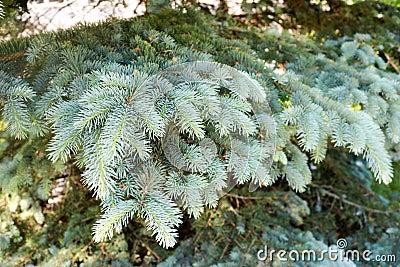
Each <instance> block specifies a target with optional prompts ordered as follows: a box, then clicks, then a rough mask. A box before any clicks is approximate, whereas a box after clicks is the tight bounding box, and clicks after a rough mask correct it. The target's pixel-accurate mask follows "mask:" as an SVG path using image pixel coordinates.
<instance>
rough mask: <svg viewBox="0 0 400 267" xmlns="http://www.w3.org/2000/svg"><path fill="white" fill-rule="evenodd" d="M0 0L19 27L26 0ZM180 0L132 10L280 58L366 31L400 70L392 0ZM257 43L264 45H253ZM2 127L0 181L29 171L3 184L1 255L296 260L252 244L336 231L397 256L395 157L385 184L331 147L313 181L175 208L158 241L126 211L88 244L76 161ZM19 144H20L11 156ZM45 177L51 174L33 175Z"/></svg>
mask: <svg viewBox="0 0 400 267" xmlns="http://www.w3.org/2000/svg"><path fill="white" fill-rule="evenodd" d="M2 2H3V6H4V7H3V9H4V13H5V14H4V19H3V20H2V21H1V27H2V28H1V33H2V34H5V33H6V32H7V33H10V32H12V36H13V37H16V36H17V35H18V32H20V31H21V30H22V29H23V27H24V25H23V22H21V21H19V20H18V18H19V17H18V15H19V14H21V13H23V12H26V11H27V1H12V0H8V1H2ZM154 2H157V1H154ZM154 2H153V3H147V4H148V5H149V4H154ZM164 3H165V1H164V2H163V1H160V3H159V4H160V5H161V6H162V5H163V4H164ZM183 3H184V4H185V5H186V6H187V7H188V10H189V11H188V13H186V15H185V14H183V13H180V12H177V11H168V10H167V11H165V10H164V11H163V12H162V13H160V14H158V15H151V16H150V15H149V16H148V17H147V18H146V19H143V20H140V21H139V22H140V23H144V24H149V25H152V27H154V28H156V29H158V30H165V31H167V32H170V33H171V34H173V35H174V38H177V40H180V39H181V41H182V42H184V43H185V42H188V43H190V42H196V40H195V38H196V34H198V35H201V34H203V35H204V34H208V33H207V31H208V29H210V28H212V29H213V30H214V32H218V34H219V35H221V36H222V37H226V38H229V39H237V40H245V41H246V42H247V43H248V45H249V46H250V47H252V49H254V50H255V51H257V49H258V51H257V52H260V53H264V54H265V56H266V58H269V59H271V60H275V61H276V62H279V63H282V64H285V63H288V62H291V61H293V60H294V59H295V58H297V57H299V56H300V55H302V53H305V52H304V51H308V50H318V49H323V48H320V45H319V44H320V42H323V41H325V40H327V39H337V38H339V37H342V36H345V35H348V36H354V34H355V33H359V32H361V33H369V34H370V35H371V36H373V39H372V40H370V41H369V44H370V45H372V46H378V45H382V44H383V45H384V49H383V50H381V53H383V55H382V57H384V58H385V59H386V60H387V61H388V62H389V63H390V64H389V67H388V70H389V71H392V72H399V67H400V47H399V43H400V16H399V10H400V2H399V1H397V0H381V1H349V0H347V1H338V0H326V1H325V0H324V1H322V0H321V1H319V0H314V1H312V0H311V1H306V0H304V1H298V0H288V1H272V0H271V1H270V0H260V1H257V3H255V2H253V3H248V2H245V3H242V9H243V11H244V13H243V14H240V15H237V16H231V15H229V14H228V13H227V9H226V8H227V3H226V2H225V1H219V5H218V8H217V10H216V13H215V16H210V15H209V14H207V13H208V12H209V10H211V9H212V8H213V7H208V6H207V5H206V4H204V3H201V4H200V3H197V2H196V1H184V2H183ZM156 4H157V3H156ZM156 6H157V5H156ZM192 8H197V9H201V10H202V12H203V13H202V14H201V13H199V12H195V11H193V10H192ZM189 15H190V19H188V16H189ZM166 22H167V23H166ZM108 23H112V21H109V22H108ZM176 25H180V26H182V25H184V26H183V27H176ZM257 27H258V28H257ZM280 27H281V28H282V29H283V30H284V32H283V35H282V36H281V37H279V38H272V37H268V38H265V39H262V38H261V37H260V35H258V34H255V33H254V32H256V31H257V29H259V28H264V29H277V28H279V29H280ZM244 28H247V29H249V30H248V31H245V30H243V29H244ZM189 32H191V33H192V34H193V36H189V35H188V34H187V33H189ZM388 32H390V34H388ZM289 33H290V34H289ZM260 44H263V46H261V45H260ZM203 45H206V44H203ZM265 46H267V47H269V51H262V50H263V47H265ZM330 52H331V53H334V51H330ZM4 130H5V126H4V125H2V124H0V159H1V162H2V163H1V166H0V184H1V183H2V180H1V179H2V175H3V174H5V172H6V171H7V172H13V173H15V175H16V176H18V175H20V176H21V175H23V176H25V177H26V176H29V177H30V178H29V179H25V182H24V184H6V185H3V184H1V188H2V189H1V190H0V265H1V266H36V265H38V266H132V265H139V266H152V265H156V264H161V265H162V266H211V265H213V264H215V266H256V265H257V264H258V265H260V266H264V265H263V264H265V266H270V265H272V266H306V264H305V263H290V262H289V263H287V264H283V263H279V262H277V261H275V262H273V263H271V262H267V263H260V262H258V261H257V258H256V255H257V248H258V249H261V248H262V247H263V245H265V244H266V242H267V243H268V245H269V246H271V247H272V248H274V249H286V250H288V249H302V248H306V247H307V248H309V244H313V247H314V248H319V249H323V248H325V247H326V246H328V244H335V243H336V240H337V239H338V238H346V239H347V241H348V242H349V248H351V249H370V250H371V251H374V252H376V253H379V252H380V253H385V254H389V253H393V254H397V257H398V259H397V260H398V261H397V262H396V263H394V264H393V263H387V264H386V263H381V266H399V264H400V262H399V260H400V253H399V252H400V242H399V240H400V231H399V229H400V212H399V210H400V162H397V163H395V164H394V178H393V182H392V183H391V184H389V185H388V186H386V185H382V184H378V183H377V182H376V181H375V180H374V179H373V176H372V174H371V172H370V171H369V170H368V169H367V168H366V166H365V163H364V161H363V160H362V159H361V158H357V157H355V156H353V155H350V154H348V153H346V152H345V151H343V150H340V149H336V148H333V147H331V148H330V150H329V152H328V155H327V158H326V159H325V161H324V163H323V164H322V165H319V166H318V167H315V168H314V171H313V183H312V185H311V186H310V187H309V189H308V190H307V191H306V192H305V193H302V194H295V193H294V192H293V191H292V190H291V189H290V188H289V187H288V185H287V183H286V182H279V181H278V182H277V183H276V184H274V185H273V186H270V187H267V188H262V189H260V190H257V191H256V192H253V193H249V192H248V191H247V187H240V186H239V187H237V188H235V189H234V190H233V191H231V192H230V193H229V194H228V195H227V196H226V197H224V198H223V199H221V201H220V205H219V206H218V208H217V209H215V210H207V211H205V213H204V214H203V215H202V217H201V218H200V219H198V220H193V219H191V218H188V217H185V218H184V224H183V225H182V227H181V229H180V233H179V234H180V242H179V244H178V245H177V246H176V247H175V248H174V249H172V250H165V249H162V248H161V247H159V246H158V245H157V243H156V242H155V241H154V238H152V237H151V234H150V233H149V232H148V231H146V230H145V229H144V228H143V227H141V226H139V224H136V223H131V224H129V225H128V227H126V228H124V230H123V234H121V235H117V236H115V237H114V239H112V240H111V241H109V242H103V243H100V244H94V243H93V241H92V237H91V227H92V225H93V223H94V222H95V220H96V219H97V216H98V215H97V214H98V213H99V207H98V203H97V202H96V200H94V199H93V198H92V196H91V195H90V192H88V191H87V190H86V189H85V188H84V187H83V186H82V184H81V181H80V175H79V170H77V169H75V167H73V166H69V167H65V166H63V165H60V166H54V165H51V164H50V162H49V161H48V160H47V159H46V157H45V146H44V144H45V143H46V140H42V141H41V140H37V142H35V143H32V142H29V141H15V142H12V143H11V142H10V141H9V139H8V137H7V135H6V133H5V131H4ZM21 148H23V153H22V154H18V155H19V156H18V157H16V155H17V154H16V152H15V151H17V150H18V151H21V150H20V149H21ZM21 155H23V156H21ZM394 157H396V155H394ZM397 157H398V156H397ZM11 164H14V165H12V166H14V168H10V166H11ZM38 166H40V168H37V167H38ZM43 177H49V178H50V179H48V181H50V182H48V183H47V184H43V183H41V181H42V180H43ZM5 188H7V189H8V190H6V189H5ZM46 188H47V189H46ZM48 189H50V190H48ZM46 192H47V194H50V195H47V196H46ZM46 199H52V200H53V201H52V202H51V201H46ZM217 264H218V265H217ZM280 264H281V265H280ZM364 264H366V263H364ZM315 266H317V265H315ZM321 266H328V265H321ZM343 266H344V265H343ZM364 266H366V265H364ZM371 266H376V265H371Z"/></svg>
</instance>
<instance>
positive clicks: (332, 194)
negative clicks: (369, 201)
mask: <svg viewBox="0 0 400 267" xmlns="http://www.w3.org/2000/svg"><path fill="white" fill-rule="evenodd" d="M311 186H313V187H319V186H318V185H314V184H311ZM321 190H323V193H325V194H327V195H328V196H330V197H333V198H334V199H337V200H340V201H342V202H343V203H345V204H347V205H349V206H353V207H356V208H359V209H362V210H365V211H369V212H372V213H379V214H385V215H389V214H390V213H393V212H398V211H392V210H377V209H372V208H368V207H365V206H363V205H360V204H357V203H354V202H352V201H350V200H346V199H344V198H342V197H340V196H338V195H336V194H335V193H333V192H330V191H328V190H326V189H321Z"/></svg>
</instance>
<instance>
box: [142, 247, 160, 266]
mask: <svg viewBox="0 0 400 267" xmlns="http://www.w3.org/2000/svg"><path fill="white" fill-rule="evenodd" d="M142 244H143V246H144V247H145V248H147V250H148V251H149V252H150V253H151V254H153V255H154V256H155V257H156V258H157V262H159V263H160V262H161V261H162V259H161V257H160V256H159V255H158V254H157V253H156V252H155V251H154V250H152V249H151V248H150V247H149V246H148V245H147V244H146V243H144V242H142Z"/></svg>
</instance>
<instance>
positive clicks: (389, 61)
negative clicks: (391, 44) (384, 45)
mask: <svg viewBox="0 0 400 267" xmlns="http://www.w3.org/2000/svg"><path fill="white" fill-rule="evenodd" d="M383 54H384V55H385V57H386V59H387V61H388V63H389V64H390V65H391V66H392V68H393V69H394V70H395V71H396V72H397V73H400V70H399V68H398V67H397V66H396V64H394V62H393V60H392V59H391V58H390V57H389V55H388V54H386V53H385V52H384V53H383Z"/></svg>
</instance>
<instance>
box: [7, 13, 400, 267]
mask: <svg viewBox="0 0 400 267" xmlns="http://www.w3.org/2000/svg"><path fill="white" fill-rule="evenodd" d="M163 12H164V13H162V14H160V15H150V16H147V17H143V18H137V19H133V20H131V21H117V20H112V21H108V22H106V23H103V24H99V25H95V26H80V27H78V28H74V29H70V30H65V31H60V32H56V33H48V34H44V35H39V36H34V37H31V38H29V39H22V40H16V41H12V42H8V43H2V44H1V45H0V58H1V61H0V62H1V63H0V71H1V72H0V76H1V83H2V86H1V88H0V94H1V97H2V109H1V111H2V120H3V121H4V123H5V125H6V127H7V129H8V131H7V134H9V136H7V137H6V134H5V133H3V132H2V134H3V136H4V139H2V141H1V142H0V145H1V149H0V151H1V154H0V157H1V158H2V164H1V165H0V168H1V169H2V170H4V171H2V172H1V173H0V181H1V183H0V185H1V189H2V194H5V195H7V196H11V199H13V198H14V197H15V195H13V192H15V191H18V190H21V191H28V190H27V189H26V188H24V187H23V185H24V184H29V185H33V186H34V187H36V186H37V187H38V188H37V191H36V192H35V193H33V194H36V195H34V196H33V197H32V196H30V195H29V194H32V192H31V191H29V192H30V193H27V194H26V197H27V199H29V197H30V199H31V200H30V201H32V199H36V202H35V201H34V202H33V203H31V202H29V201H28V202H29V204H21V201H20V200H14V202H13V201H8V202H7V209H9V208H8V207H10V206H13V207H18V205H19V206H20V209H21V211H23V212H25V211H27V212H28V211H29V212H31V213H32V214H36V215H27V217H29V216H34V218H35V220H36V222H37V223H39V224H41V223H43V220H42V217H41V216H43V212H42V213H41V211H40V209H39V207H38V206H37V203H38V201H40V199H43V200H46V199H47V198H49V197H50V195H51V194H50V188H51V185H52V184H54V182H52V180H53V181H54V180H55V178H56V177H58V176H59V175H60V174H61V173H62V172H63V171H65V167H68V168H73V167H71V164H73V165H74V166H76V167H78V168H79V169H80V171H81V175H82V182H83V184H84V185H85V187H87V188H88V189H90V190H91V191H92V192H93V196H94V197H95V198H96V199H98V200H100V203H99V205H100V206H101V212H102V215H101V217H100V218H99V219H98V220H97V221H96V223H95V225H94V228H93V238H94V241H95V242H102V241H105V240H107V239H109V238H111V237H113V235H114V232H117V233H121V232H123V231H124V229H126V227H128V228H129V222H131V221H132V220H138V221H141V222H143V223H144V224H145V225H146V229H147V231H148V232H150V235H151V236H154V237H155V240H156V241H157V242H158V244H160V245H161V246H162V247H166V248H170V247H174V246H175V245H176V243H177V237H178V227H179V226H180V225H181V224H182V223H183V221H184V219H185V217H184V215H183V214H184V212H187V213H188V214H189V215H190V216H191V217H194V218H196V219H199V220H200V221H201V220H204V219H205V218H204V215H205V214H203V213H206V214H210V213H212V212H211V211H210V210H209V209H207V208H216V207H217V204H218V200H219V198H220V196H222V195H224V194H226V193H227V191H229V190H230V189H231V187H232V186H233V185H235V184H236V183H238V184H245V183H250V184H251V189H254V188H257V187H260V186H269V185H271V184H273V183H274V182H276V181H278V180H279V182H280V183H281V181H280V180H282V179H285V180H286V182H287V184H288V185H289V186H290V188H292V189H294V190H295V191H298V192H305V191H306V189H307V188H308V186H309V185H310V184H311V183H312V171H311V169H310V168H311V166H314V165H313V164H321V163H322V162H323V161H324V160H326V156H327V153H329V151H331V150H334V149H336V148H337V147H340V148H343V149H346V150H347V151H349V152H350V153H353V154H354V155H358V156H360V157H362V158H363V159H364V160H365V163H366V166H368V168H369V169H370V170H371V171H372V173H373V176H374V177H375V179H376V181H378V182H379V183H382V182H383V183H384V184H387V183H389V182H390V181H391V180H392V178H393V168H392V162H391V155H390V152H392V153H393V152H396V151H398V149H399V141H400V139H399V136H400V135H399V134H400V133H399V131H400V129H399V127H398V121H399V116H400V111H399V110H398V107H399V106H400V105H399V104H400V103H399V85H400V77H399V75H398V74H395V73H392V72H389V71H387V70H385V68H386V62H385V61H384V60H383V59H382V58H381V57H380V56H379V48H377V47H374V46H372V45H371V44H369V43H368V42H369V41H371V39H370V37H369V35H360V34H359V35H356V36H354V37H343V38H341V39H338V40H328V41H326V42H325V43H324V44H323V45H322V46H318V45H316V44H315V43H314V42H312V41H310V40H306V39H305V40H301V39H297V40H296V39H295V38H293V37H291V36H290V35H288V34H287V33H286V32H284V33H282V34H279V33H277V32H275V31H265V32H256V31H244V30H243V31H242V32H240V31H239V33H233V32H235V30H233V32H232V31H231V29H230V28H225V26H222V27H221V28H217V27H215V28H214V27H213V26H210V24H209V23H208V22H207V20H208V18H207V17H204V16H202V15H200V14H199V13H198V12H195V11H193V10H191V9H187V10H186V12H187V14H186V15H184V14H182V13H180V12H178V11H173V10H165V11H163ZM165 17H167V18H168V20H167V21H168V23H166V21H165ZM161 18H164V19H161ZM193 20H194V21H195V22H196V23H193ZM189 33H190V34H189ZM234 34H241V35H240V36H239V37H240V38H241V39H246V40H247V42H244V41H240V40H236V39H234V38H233V37H234ZM226 36H229V38H224V37H226ZM293 54H294V55H296V57H295V58H296V59H295V60H293V58H294V57H293ZM289 56H290V58H291V60H290V63H288V64H286V65H285V66H283V65H279V63H286V61H289V60H287V59H288V57H289ZM271 112H272V113H273V114H271ZM275 129H276V131H275ZM13 138H16V139H17V140H13ZM274 152H275V153H274ZM46 157H47V158H48V159H47V158H46ZM50 161H51V163H50ZM3 162H4V164H3ZM271 162H273V164H272V166H271ZM55 167H56V168H55ZM45 170H46V171H45ZM353 178H354V177H353ZM350 180H351V179H350ZM282 184H283V183H282ZM264 190H265V189H264ZM264 190H260V194H263V193H266V192H264ZM3 191H4V193H3ZM9 192H10V193H9ZM8 194H11V195H8ZM287 194H288V195H283V196H282V195H280V193H277V192H275V193H274V192H272V193H271V192H269V193H268V194H267V195H266V196H265V197H266V198H267V199H270V202H268V201H266V202H267V203H270V204H271V205H272V206H273V208H272V212H273V213H278V215H279V216H277V218H274V217H273V216H267V217H266V215H265V211H260V212H259V213H257V214H263V215H260V219H259V220H260V221H265V220H267V221H268V222H269V223H270V224H272V223H271V222H273V221H274V220H275V223H274V224H275V225H280V224H281V223H282V221H284V220H283V219H282V218H285V219H286V218H287V216H289V218H290V219H291V220H292V223H294V224H302V222H303V219H302V218H303V217H305V216H306V215H308V213H309V207H308V206H307V203H305V202H304V201H302V200H301V199H300V198H299V197H298V196H296V195H295V194H294V193H287ZM259 197H261V199H263V196H259ZM277 199H279V200H277ZM260 202H261V201H260ZM13 203H14V205H13ZM15 203H19V204H15ZM23 203H24V202H23ZM35 203H36V204H35ZM262 203H265V202H262ZM262 203H258V204H257V205H259V206H258V208H259V209H262V208H265V204H262ZM276 207H277V208H276ZM285 208H286V209H287V213H284V214H280V212H281V210H282V209H285ZM14 210H15V208H14ZM9 211H11V210H9ZM183 211H184V212H183ZM84 212H85V214H86V213H88V214H90V215H89V216H88V217H85V216H83V215H82V214H77V215H75V216H76V217H74V216H71V217H72V218H71V220H70V221H69V223H68V229H67V230H66V232H65V236H64V239H65V240H64V242H65V243H63V246H65V244H67V243H68V242H72V243H75V244H76V243H77V241H76V240H75V241H74V239H75V238H78V239H79V237H77V236H79V234H78V233H77V232H81V230H82V229H78V228H79V227H78V226H76V225H75V224H77V222H79V221H80V220H82V219H83V218H84V217H85V218H91V219H88V221H91V220H92V219H93V218H94V216H95V214H97V212H98V209H97V208H96V205H94V206H93V208H91V209H89V210H87V211H84ZM243 212H244V213H246V212H249V211H243ZM251 213H253V212H251ZM40 214H42V215H40ZM202 214H203V216H202ZM232 214H234V213H232ZM257 214H256V215H255V217H254V218H255V219H257V218H258V217H257ZM288 214H289V215H288ZM232 216H233V215H232ZM280 216H281V217H280ZM221 220H222V221H223V220H224V219H223V218H222V219H221ZM257 220H258V219H257ZM2 221H3V219H2ZM194 223H195V222H194ZM243 223H244V222H243ZM5 225H6V226H7V227H9V226H10V225H12V222H9V221H7V223H5ZM74 225H75V226H74ZM233 225H236V223H234V224H233ZM240 225H242V226H240ZM243 225H246V223H244V224H240V223H239V224H238V225H237V226H235V227H236V230H235V231H237V232H238V233H239V235H240V236H241V238H243V239H246V238H245V235H244V232H246V230H244V229H248V227H245V226H243ZM247 225H248V224H247ZM257 225H259V224H254V225H253V226H251V227H254V228H256V227H257ZM222 226H223V227H222ZM285 226H287V227H286V228H283V227H281V228H279V227H276V226H275V227H273V228H271V227H270V226H269V225H264V226H262V227H261V226H260V228H258V229H252V230H253V231H255V233H257V234H256V236H262V235H263V234H264V236H262V239H264V240H266V239H268V240H275V241H276V242H275V243H274V246H275V247H276V248H282V247H284V245H283V244H282V243H280V242H282V241H281V240H284V241H287V239H290V240H295V241H294V243H296V242H298V243H299V245H298V246H299V247H296V245H295V244H293V246H290V248H292V247H293V248H294V247H296V248H300V247H301V248H302V249H306V248H308V247H309V244H310V243H314V244H317V247H318V248H325V247H327V246H328V242H326V243H323V242H321V243H319V242H317V241H316V236H315V235H314V234H311V233H307V234H304V233H303V232H301V231H298V230H297V231H293V232H291V229H292V228H291V227H290V226H289V223H287V224H285ZM75 227H76V228H75ZM249 227H250V226H249ZM215 229H218V230H221V231H224V235H225V234H226V235H225V236H228V235H229V234H228V233H225V232H229V231H233V228H232V227H231V226H229V227H227V226H226V223H221V227H220V228H217V227H216V228H215ZM75 230H76V231H77V232H74V231H75ZM84 230H88V229H86V228H85V229H84ZM82 231H83V230H82ZM207 231H208V230H207ZM3 232H5V233H6V234H3ZM394 232H395V230H394ZM274 234H276V236H274ZM389 234H390V233H389ZM122 235H123V234H121V235H119V236H118V237H117V239H118V242H117V243H118V245H116V246H117V248H115V246H113V248H112V249H116V251H118V253H120V255H121V261H124V260H126V258H127V257H128V256H127V249H126V246H125V245H126V244H125V243H124V242H125V241H123V237H122ZM232 235H233V234H232ZM287 236H288V237H287ZM86 237H87V236H86ZM1 238H2V240H3V241H4V242H2V241H0V242H1V244H5V245H2V247H1V249H3V250H9V249H10V247H11V244H18V242H20V241H21V239H20V238H19V235H18V231H17V230H16V229H15V228H13V227H10V228H7V229H5V230H4V231H3V230H2V235H1ZM69 240H70V241H69ZM86 241H87V240H86ZM329 241H330V243H332V242H331V241H332V240H329ZM87 242H88V243H89V242H90V241H87ZM186 242H189V241H186ZM254 242H256V241H254ZM257 242H258V241H257ZM271 242H272V241H271ZM39 243H40V242H39ZM43 243H44V244H46V245H49V246H50V245H51V244H49V242H48V241H43ZM210 244H212V243H211V241H210V242H208V243H207V242H205V243H204V248H202V249H204V250H207V246H208V249H210V247H211V245H210ZM259 244H260V243H257V246H258V245H259ZM246 245H247V243H246ZM63 246H58V247H57V245H55V244H54V246H51V249H50V250H49V252H50V254H51V255H53V256H50V255H49V254H46V255H36V256H35V257H36V259H37V261H43V260H44V259H45V260H46V264H48V265H50V264H53V263H54V261H55V260H56V259H57V258H62V259H65V264H66V265H68V264H72V263H73V262H78V261H81V262H83V261H86V260H87V262H92V263H93V264H96V263H98V262H97V260H98V259H97V258H96V257H97V256H98V254H96V253H100V252H99V251H97V252H96V253H95V255H94V256H93V257H90V259H73V260H71V259H70V258H69V257H68V253H69V252H68V249H66V248H65V247H63ZM257 246H256V243H253V244H251V246H248V248H247V249H244V248H243V247H240V246H239V247H238V248H236V249H234V248H231V250H230V251H231V252H230V259H229V260H228V259H227V258H225V257H224V255H225V253H226V252H223V251H224V250H221V254H220V257H219V259H216V258H213V257H211V258H210V259H207V260H209V262H207V264H215V263H216V262H217V261H219V262H222V259H224V260H225V261H226V264H225V265H226V266H230V265H236V264H237V263H239V264H240V262H241V261H242V260H243V259H248V258H249V256H248V255H250V254H251V255H256V252H255V254H254V253H253V252H254V251H253V250H254V249H255V248H256V247H257ZM185 248H186V247H185V242H182V243H181V246H180V247H179V248H178V249H177V251H176V254H175V256H173V257H171V258H170V259H168V262H170V264H172V265H174V264H178V262H179V261H185V260H187V259H182V258H179V257H178V255H179V252H180V251H184V250H185ZM315 248H316V247H315ZM86 249H87V248H86ZM77 250H78V249H77ZM74 253H75V252H74ZM78 254H79V253H78ZM214 255H215V254H214ZM221 255H222V256H221ZM246 255H247V256H246ZM76 257H79V256H76ZM195 257H198V256H197V255H196V256H195ZM200 259H201V258H196V259H195V261H200ZM255 259H256V258H255V257H254V258H252V260H255ZM12 260H14V258H12V257H11V258H8V259H7V260H6V263H7V264H8V263H10V262H12ZM0 262H1V261H0ZM193 262H194V261H193ZM193 262H190V263H185V264H188V265H191V264H193ZM250 262H251V260H250V259H249V265H251V263H250ZM114 264H119V263H117V262H115V263H114ZM120 264H121V265H123V263H120ZM182 264H184V263H182ZM207 264H206V263H204V264H203V265H204V266H205V265H207ZM255 264H257V263H255ZM324 264H325V263H324ZM53 265H54V264H53ZM207 266H208V265H207ZM221 266H223V265H221Z"/></svg>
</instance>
